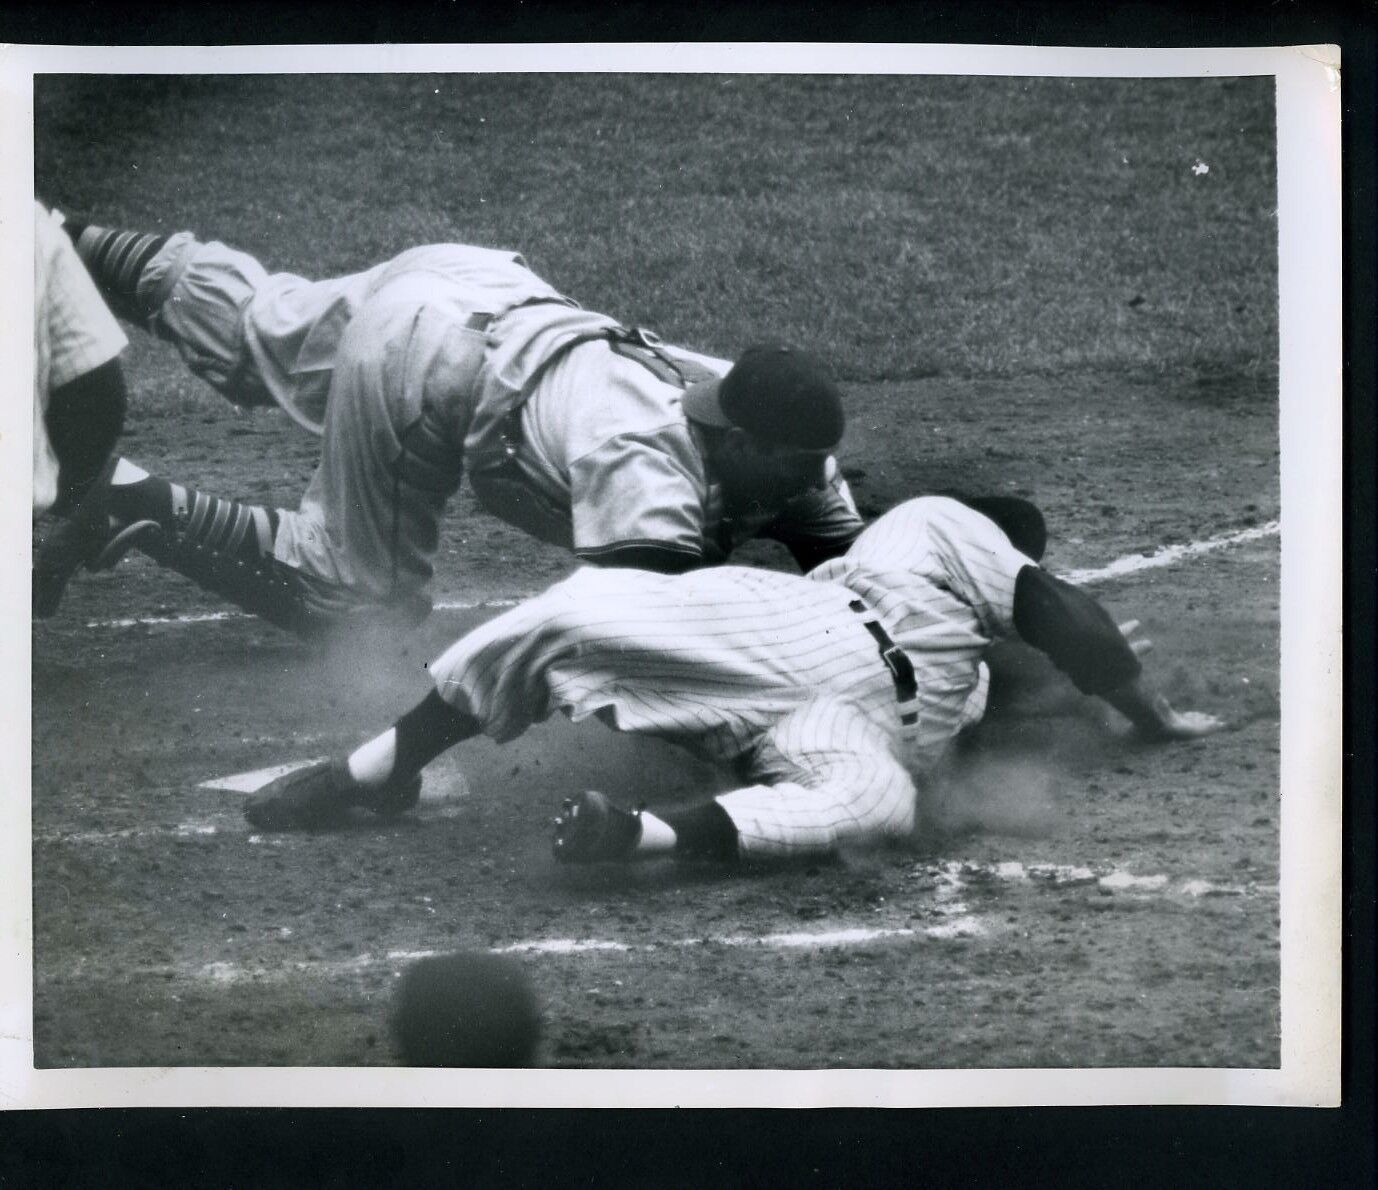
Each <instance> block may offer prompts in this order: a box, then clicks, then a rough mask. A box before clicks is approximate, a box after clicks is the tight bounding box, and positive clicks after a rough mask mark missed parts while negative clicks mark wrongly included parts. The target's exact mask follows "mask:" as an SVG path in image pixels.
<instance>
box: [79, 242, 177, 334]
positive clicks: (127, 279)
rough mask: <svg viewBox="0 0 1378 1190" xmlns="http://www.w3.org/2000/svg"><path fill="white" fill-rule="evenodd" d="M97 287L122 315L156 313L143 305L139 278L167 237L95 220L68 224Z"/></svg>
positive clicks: (143, 316)
mask: <svg viewBox="0 0 1378 1190" xmlns="http://www.w3.org/2000/svg"><path fill="white" fill-rule="evenodd" d="M65 226H66V229H67V233H68V234H69V235H70V236H71V237H72V241H73V243H75V244H76V248H77V255H78V256H80V257H81V259H82V261H83V262H84V263H85V265H86V268H87V270H88V271H89V272H90V274H91V276H92V278H93V279H94V280H95V282H96V286H97V288H98V289H99V290H100V291H101V295H102V296H103V297H104V298H105V300H106V302H107V303H108V304H109V306H110V308H111V309H112V310H114V311H115V313H116V314H119V315H120V316H121V317H124V318H128V319H131V320H133V321H142V320H144V319H146V318H148V317H149V315H151V314H152V313H153V311H152V310H149V309H146V308H144V307H143V306H142V305H140V303H139V301H138V297H137V293H138V286H139V278H140V277H141V276H143V271H144V267H145V266H146V265H147V264H148V262H149V261H150V260H152V259H153V257H154V256H155V255H156V254H157V252H158V249H159V248H161V247H162V246H163V245H164V244H166V243H167V236H160V235H153V234H152V233H150V232H143V231H119V230H117V229H113V228H106V227H97V226H96V225H95V224H94V223H87V224H81V223H73V222H71V221H68V223H67V224H66V225H65Z"/></svg>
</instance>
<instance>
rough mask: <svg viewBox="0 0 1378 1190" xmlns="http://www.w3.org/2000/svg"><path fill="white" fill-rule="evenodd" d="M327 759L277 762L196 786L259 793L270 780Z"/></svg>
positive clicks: (233, 791)
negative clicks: (286, 762) (287, 762)
mask: <svg viewBox="0 0 1378 1190" xmlns="http://www.w3.org/2000/svg"><path fill="white" fill-rule="evenodd" d="M325 759H327V758H326V757H324V756H313V757H311V759H310V760H294V761H292V762H291V763H290V764H275V765H273V766H271V767H270V768H266V769H254V770H253V772H251V773H231V774H230V775H229V776H228V777H212V778H211V779H210V780H209V781H202V782H201V783H200V784H199V785H197V787H196V788H197V789H223V790H225V791H226V792H228V793H257V792H258V791H259V790H260V789H262V788H263V787H264V786H265V785H267V784H268V782H269V781H276V780H277V779H278V778H279V777H282V776H285V775H286V774H287V773H295V772H296V771H297V770H298V769H304V768H306V767H307V766H308V765H313V764H315V763H316V762H317V761H320V760H325Z"/></svg>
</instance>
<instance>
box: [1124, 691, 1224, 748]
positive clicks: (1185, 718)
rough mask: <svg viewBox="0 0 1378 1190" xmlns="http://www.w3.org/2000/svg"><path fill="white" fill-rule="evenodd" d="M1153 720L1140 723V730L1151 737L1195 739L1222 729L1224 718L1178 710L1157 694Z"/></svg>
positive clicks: (1160, 738)
mask: <svg viewBox="0 0 1378 1190" xmlns="http://www.w3.org/2000/svg"><path fill="white" fill-rule="evenodd" d="M1153 709H1154V712H1155V714H1154V720H1155V721H1154V722H1152V723H1141V724H1140V725H1139V727H1140V730H1141V731H1142V732H1144V734H1146V735H1148V736H1149V737H1150V738H1152V739H1159V740H1197V739H1200V738H1201V737H1202V736H1208V735H1214V734H1215V732H1217V731H1222V730H1224V728H1225V726H1226V724H1225V720H1223V719H1221V718H1219V717H1218V716H1216V715H1211V714H1207V713H1206V712H1205V711H1178V710H1174V709H1173V707H1172V706H1171V705H1170V704H1169V703H1168V701H1167V699H1165V698H1163V697H1161V696H1159V697H1158V698H1157V699H1155V700H1154V707H1153Z"/></svg>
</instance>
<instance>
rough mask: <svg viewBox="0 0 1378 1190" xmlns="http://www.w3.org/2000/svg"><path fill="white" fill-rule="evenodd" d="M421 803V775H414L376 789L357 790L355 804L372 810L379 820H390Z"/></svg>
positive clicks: (389, 782)
mask: <svg viewBox="0 0 1378 1190" xmlns="http://www.w3.org/2000/svg"><path fill="white" fill-rule="evenodd" d="M420 801H421V774H420V773H414V774H413V775H412V776H411V777H410V778H408V779H407V780H405V781H398V780H393V781H388V782H387V783H386V784H384V785H382V786H380V787H379V788H377V789H363V788H361V789H360V790H359V801H358V802H357V803H356V804H358V805H360V806H363V807H364V808H365V809H367V810H372V811H373V812H374V813H375V814H377V815H378V817H379V818H383V819H391V818H397V817H398V816H399V815H402V814H405V813H406V812H407V811H408V810H414V809H416V806H417V803H418V802H420Z"/></svg>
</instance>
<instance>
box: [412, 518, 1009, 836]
mask: <svg viewBox="0 0 1378 1190" xmlns="http://www.w3.org/2000/svg"><path fill="white" fill-rule="evenodd" d="M1033 564H1034V563H1032V562H1031V561H1030V559H1028V558H1027V557H1025V556H1024V555H1023V554H1021V553H1019V551H1017V550H1016V549H1014V547H1013V546H1012V545H1010V543H1009V540H1008V539H1007V538H1006V537H1005V535H1004V534H1003V533H1001V532H1000V530H999V529H998V528H996V526H995V525H994V523H993V522H991V521H990V520H988V519H987V518H986V517H984V516H982V515H981V514H979V513H976V512H974V511H972V510H971V509H969V508H967V507H966V506H965V505H963V504H960V503H958V502H957V501H955V500H948V499H944V498H939V497H927V498H921V499H917V500H911V501H908V502H907V503H905V504H902V505H900V506H899V507H897V508H895V509H893V510H892V511H891V512H889V513H887V514H886V515H885V516H883V517H881V518H880V519H879V520H877V521H876V522H875V524H873V525H872V526H871V527H870V528H868V529H867V530H866V531H865V532H864V533H862V535H861V536H860V537H859V538H858V539H857V541H856V542H855V543H854V544H853V545H852V547H851V549H850V550H849V551H848V553H847V554H846V555H845V556H844V557H843V558H841V559H836V560H834V561H833V562H830V563H827V564H825V565H824V566H820V567H818V568H817V569H815V570H813V571H811V572H810V573H809V574H808V575H805V576H794V575H788V574H781V573H775V572H770V571H762V570H749V569H745V568H741V567H731V566H728V567H720V568H717V569H713V570H703V571H695V572H692V573H689V574H685V575H680V576H677V577H673V578H672V577H666V576H661V575H653V574H647V573H642V572H639V571H599V570H592V569H585V570H581V571H579V572H578V573H576V574H575V575H573V576H572V577H570V578H569V579H567V580H565V581H564V582H561V583H558V584H556V585H555V586H554V587H552V588H550V589H549V590H548V591H546V592H545V593H544V594H542V595H539V596H537V597H536V598H534V599H532V600H530V601H528V602H527V603H525V604H523V605H521V606H520V607H517V608H514V609H513V610H512V611H510V612H508V613H506V614H505V615H502V616H499V617H498V618H496V619H494V620H492V621H490V622H489V623H487V624H485V625H482V626H480V627H479V628H477V629H475V630H474V631H473V632H471V633H469V634H468V635H467V636H465V637H464V638H462V639H461V640H459V641H458V642H456V644H454V645H453V646H452V647H451V648H450V649H449V650H448V651H447V652H446V653H445V654H444V655H443V656H442V657H441V658H440V659H439V660H438V661H437V662H436V663H435V664H434V665H432V667H431V673H432V676H433V678H434V680H435V682H436V688H437V689H438V690H439V692H440V694H441V696H442V697H444V698H445V699H446V700H447V701H449V702H450V703H451V704H452V705H453V706H455V707H456V708H457V709H458V710H460V711H462V712H464V713H466V714H469V715H472V716H474V717H475V718H477V719H478V720H479V722H480V723H482V724H483V726H484V730H485V731H486V732H487V734H489V735H491V736H493V737H494V738H496V739H498V740H506V739H511V738H513V737H514V736H516V735H519V734H520V733H521V732H522V731H524V730H525V729H526V728H527V727H528V726H530V725H531V724H532V723H534V722H537V721H539V720H541V719H543V718H545V717H546V716H547V715H549V714H550V713H552V712H553V711H554V710H556V709H560V710H563V711H564V712H566V713H567V714H568V715H570V717H571V718H573V719H575V720H581V719H584V718H587V717H590V716H596V717H598V718H599V719H601V720H603V721H604V722H605V723H607V724H608V725H609V726H612V727H614V728H615V729H617V730H619V731H627V732H635V733H641V734H648V735H655V736H660V737H663V738H666V739H670V740H672V741H674V742H676V743H679V744H681V745H684V746H686V747H689V748H691V749H693V750H694V751H696V752H699V753H701V754H703V755H706V756H708V757H709V758H711V759H713V760H717V761H719V762H729V761H735V762H737V764H738V765H740V766H742V767H743V768H744V770H745V771H746V772H747V774H748V775H749V776H750V777H751V778H752V779H753V780H754V782H755V783H754V784H752V785H750V786H747V787H745V788H743V789H740V790H736V791H733V792H731V793H728V794H724V795H722V796H721V797H720V798H719V799H718V800H719V802H720V803H721V804H722V806H723V807H724V809H726V810H727V812H728V813H729V815H731V816H732V818H733V820H734V822H735V823H736V824H737V827H738V831H739V835H740V840H741V846H742V848H743V849H744V850H745V851H747V852H753V853H772V854H773V853H780V852H783V851H790V850H794V849H802V850H813V849H817V848H820V847H830V846H832V845H834V844H835V843H837V842H839V841H845V840H847V839H853V838H861V837H868V836H873V835H876V834H884V833H896V832H903V831H906V830H908V829H910V827H911V826H912V824H913V814H914V786H913V779H914V777H916V776H922V774H923V773H924V771H925V770H927V769H928V768H929V767H930V766H931V765H932V764H933V762H934V761H935V760H936V759H937V758H938V756H939V755H940V754H941V752H942V749H943V747H944V746H945V745H946V743H947V742H948V741H949V740H950V739H951V738H952V737H953V736H954V735H955V734H956V732H957V731H958V730H959V729H960V727H961V726H962V725H963V723H964V714H968V706H969V700H970V699H971V698H972V695H973V691H976V690H977V689H978V688H979V683H980V676H981V675H980V660H981V655H982V653H983V652H984V650H985V648H986V647H987V646H988V645H989V644H990V643H991V641H992V640H994V639H996V638H997V637H1001V636H1005V635H1008V634H1009V633H1011V632H1012V631H1013V592H1014V583H1015V578H1016V576H1017V575H1018V573H1019V571H1020V570H1021V569H1022V568H1023V567H1025V566H1031V565H1033ZM858 597H860V599H861V600H862V602H863V604H864V606H865V608H866V609H869V610H867V611H865V612H864V613H863V614H858V613H857V612H855V611H853V610H852V607H851V605H852V603H853V602H854V601H856V600H857V598H858ZM868 616H873V617H874V618H875V619H877V620H878V621H879V622H880V623H881V624H882V626H883V627H884V629H885V630H886V632H888V634H889V636H890V637H891V639H892V640H894V641H895V642H896V643H897V644H898V645H899V646H900V647H901V648H902V649H903V650H904V652H905V654H906V655H907V656H908V658H909V660H910V662H911V663H912V666H913V669H914V674H915V678H916V686H917V696H916V698H915V699H914V700H913V702H912V703H905V704H901V703H900V702H899V700H898V695H897V690H896V682H895V679H894V677H893V676H892V673H891V671H890V670H889V669H888V668H887V666H886V665H885V664H884V663H883V661H882V658H881V655H880V652H879V650H878V648H877V644H876V640H875V639H874V638H873V636H872V635H871V633H870V632H869V631H868V630H867V628H866V618H867V617H868ZM907 714H914V715H916V721H915V722H914V723H913V724H912V725H909V726H906V725H904V724H903V722H902V717H903V716H906V715H907Z"/></svg>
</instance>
